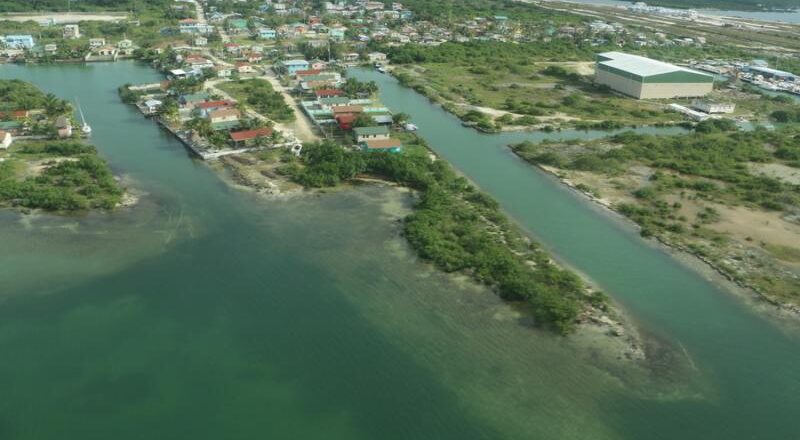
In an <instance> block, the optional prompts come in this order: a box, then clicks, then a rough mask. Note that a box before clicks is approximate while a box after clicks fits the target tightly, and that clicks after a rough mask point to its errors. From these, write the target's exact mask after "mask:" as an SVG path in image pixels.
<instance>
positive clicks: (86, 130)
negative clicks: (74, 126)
mask: <svg viewBox="0 0 800 440" xmlns="http://www.w3.org/2000/svg"><path fill="white" fill-rule="evenodd" d="M75 101H76V102H77V103H78V113H80V115H81V124H82V125H81V133H83V134H85V135H86V136H89V135H90V134H92V127H91V126H89V124H87V123H86V118H85V117H84V116H83V109H82V108H81V102H80V101H78V99H77V98H75Z"/></svg>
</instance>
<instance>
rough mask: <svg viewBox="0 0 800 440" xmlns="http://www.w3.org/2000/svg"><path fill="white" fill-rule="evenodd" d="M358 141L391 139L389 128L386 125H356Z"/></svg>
mask: <svg viewBox="0 0 800 440" xmlns="http://www.w3.org/2000/svg"><path fill="white" fill-rule="evenodd" d="M353 134H354V135H355V138H356V142H359V143H360V142H366V141H369V140H377V139H389V128H388V127H386V126H385V125H381V126H377V127H356V128H354V129H353Z"/></svg>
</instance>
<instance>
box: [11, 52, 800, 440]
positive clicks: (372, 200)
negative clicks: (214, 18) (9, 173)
mask: <svg viewBox="0 0 800 440" xmlns="http://www.w3.org/2000/svg"><path fill="white" fill-rule="evenodd" d="M0 77H18V78H24V79H27V80H30V81H32V82H34V83H36V84H37V85H39V86H40V87H42V88H45V89H47V90H48V91H53V92H54V93H57V94H59V95H60V96H62V97H64V98H68V99H72V98H74V97H78V98H80V101H81V104H82V105H83V107H84V112H85V113H86V116H87V118H88V119H89V122H90V123H91V124H92V126H93V128H94V135H93V138H92V142H93V143H95V144H96V145H97V146H98V148H99V149H100V151H101V153H102V154H103V155H104V156H105V157H106V158H108V159H109V160H110V162H111V164H112V166H113V167H114V168H115V169H116V170H117V171H118V172H120V173H122V174H125V175H127V176H129V177H130V180H131V181H132V182H134V185H135V187H136V188H137V189H138V190H140V191H143V192H145V193H146V195H145V196H144V197H142V201H141V203H140V204H139V205H137V206H135V207H133V208H127V209H122V210H119V211H117V212H114V213H112V214H103V213H97V214H91V215H89V216H84V217H75V218H55V217H50V216H38V217H34V218H31V217H28V216H21V215H19V214H17V213H14V212H11V211H2V212H0V243H1V244H2V247H0V263H2V265H1V266H0V286H2V289H1V291H0V296H1V297H2V302H0V353H3V359H4V361H3V362H2V363H0V393H2V395H3V399H2V400H0V438H2V439H37V440H38V439H57V438H58V439H61V438H81V439H101V438H102V439H106V438H109V437H113V438H119V439H127V438H130V439H134V438H135V439H139V438H194V439H219V438H226V439H252V438H256V437H259V438H303V439H314V438H319V439H323V438H324V439H375V438H383V439H429V438H436V439H472V438H475V439H498V438H503V439H529V438H566V439H569V438H575V439H585V438H592V439H604V438H608V439H614V438H631V439H638V438H664V439H672V438H676V437H680V438H706V439H708V438H726V439H732V438H751V437H752V436H753V435H754V433H755V434H758V438H786V437H787V435H789V434H790V433H792V432H796V429H797V427H798V425H797V423H798V421H797V420H794V417H793V414H794V409H795V408H796V407H797V404H798V400H797V399H798V397H797V396H798V395H800V393H798V392H797V391H798V383H799V381H798V377H799V376H798V374H800V373H798V372H797V371H795V370H796V369H795V368H793V366H794V365H797V364H799V363H800V358H799V355H798V353H799V351H798V348H800V342H799V341H798V339H797V338H796V337H795V336H793V334H792V333H791V332H789V333H788V334H785V333H782V332H781V331H779V329H777V328H776V327H775V326H774V325H773V324H772V323H770V322H769V321H766V320H764V319H762V318H760V317H758V316H756V315H754V314H753V313H751V312H750V311H749V310H747V309H746V308H745V307H744V306H742V305H741V304H739V303H738V302H737V301H736V300H734V299H733V298H732V297H730V296H729V295H727V293H725V292H721V291H719V290H717V289H714V288H713V287H712V286H710V285H709V284H708V283H705V282H704V281H703V280H702V279H700V278H699V277H697V276H694V275H692V274H691V273H690V272H688V271H686V270H684V269H683V268H682V267H681V266H679V265H677V264H675V263H674V262H673V261H672V260H670V259H669V258H668V257H666V256H665V255H663V254H662V253H660V252H658V251H656V250H654V249H652V248H650V247H647V246H642V244H641V242H640V241H639V239H638V238H636V237H635V236H634V235H633V234H632V233H629V232H627V231H625V230H624V229H620V228H618V226H615V224H614V223H610V222H608V220H607V219H606V218H605V217H603V216H599V215H598V214H597V213H596V212H594V211H593V210H592V209H591V208H589V207H587V206H586V205H585V204H583V203H582V202H581V201H579V200H578V199H577V198H574V197H573V196H572V195H571V194H570V193H569V192H566V191H563V190H561V189H560V188H559V187H558V186H557V185H556V184H555V183H552V182H550V183H548V181H547V180H546V179H545V180H541V181H540V180H539V179H541V178H542V177H541V176H539V175H538V174H536V173H535V172H534V171H532V170H531V169H530V168H529V167H526V166H524V164H522V163H518V162H516V161H515V160H514V159H513V156H511V155H510V154H509V153H508V152H507V151H505V150H504V149H503V148H502V147H501V143H502V142H506V141H507V139H505V138H492V137H489V136H483V135H477V134H475V133H474V132H472V131H470V130H465V129H462V128H461V127H460V126H458V123H457V121H455V120H453V119H452V118H450V117H449V116H448V115H446V114H444V113H440V111H439V110H438V109H436V108H434V107H432V106H429V105H428V104H427V102H426V101H425V100H424V99H423V98H420V97H418V96H416V95H414V94H413V93H411V92H409V91H404V90H403V89H400V88H399V87H398V86H397V85H396V84H393V83H392V82H391V81H388V82H387V78H386V77H384V78H377V79H378V80H380V81H382V86H383V87H385V90H384V101H385V102H386V103H387V104H389V105H390V106H391V107H397V109H398V110H403V111H408V112H409V113H411V114H412V115H413V116H414V120H415V122H417V123H418V124H419V125H420V129H421V132H422V134H423V135H425V136H426V137H428V139H429V141H430V142H431V144H432V146H433V147H434V149H436V150H437V151H440V152H441V153H442V154H444V156H445V157H446V158H448V159H451V160H452V161H453V162H454V163H455V164H456V165H457V166H458V167H459V168H461V169H462V170H464V171H465V172H467V174H468V175H469V176H470V177H471V178H473V179H474V180H475V181H476V182H478V183H479V184H480V185H481V186H482V187H484V188H485V189H486V190H488V191H490V192H491V193H492V194H493V195H495V196H496V197H498V199H499V200H500V201H501V202H502V203H503V204H504V206H505V207H506V209H508V211H509V212H511V213H512V214H514V215H515V216H516V218H517V219H518V220H519V221H520V222H521V224H522V225H523V226H524V227H526V228H528V229H531V230H532V231H534V232H535V233H536V234H537V235H538V236H540V238H541V239H542V241H544V242H545V243H546V244H547V245H548V246H550V247H552V248H553V249H555V250H557V251H558V252H559V254H560V255H561V256H562V257H563V258H564V259H565V260H566V261H567V262H568V263H570V264H574V265H575V266H576V267H577V268H578V269H580V270H581V271H583V272H586V273H587V274H589V275H590V276H591V277H592V278H593V279H594V280H595V281H596V282H597V283H599V284H600V285H601V286H603V287H604V288H606V289H607V290H608V291H609V292H610V293H612V294H614V295H615V296H616V297H618V298H619V299H620V300H622V301H623V303H624V304H625V305H626V307H627V308H629V309H630V310H631V311H633V312H634V314H635V317H636V318H637V319H638V320H639V321H640V322H641V324H642V326H643V327H644V328H645V329H646V330H647V332H648V333H649V334H651V335H652V336H653V337H654V339H655V340H661V341H664V347H665V349H664V351H663V352H662V353H658V352H656V353H655V355H654V357H653V359H652V363H651V364H650V365H649V368H650V369H647V370H640V369H635V368H624V367H621V366H619V365H617V364H610V363H609V362H608V361H607V360H605V359H604V358H603V357H602V356H598V353H602V352H603V351H604V348H605V347H603V346H598V347H595V351H593V350H590V349H586V348H585V347H582V346H580V344H579V343H578V342H577V341H574V340H570V339H565V338H561V337H558V336H554V335H552V334H549V333H546V332H539V331H536V330H534V329H531V328H529V326H528V325H527V322H526V320H525V319H523V315H520V314H518V313H517V312H516V311H515V310H514V309H513V308H511V307H509V306H508V305H505V304H503V303H502V302H500V301H499V300H497V298H495V297H494V296H493V295H492V294H490V293H489V292H487V291H486V290H485V289H483V288H481V287H479V286H475V285H473V284H471V283H469V282H467V281H466V280H464V279H460V278H454V277H449V276H445V275H443V274H441V273H438V272H436V271H433V270H431V268H430V267H429V266H428V265H425V264H422V263H420V262H419V261H417V260H416V259H415V258H414V256H413V253H412V252H411V251H410V250H409V249H408V247H407V246H406V244H405V242H404V241H403V239H402V238H401V237H400V236H399V234H398V228H399V225H398V224H397V220H399V219H400V218H401V217H402V216H403V214H404V213H405V212H407V210H408V209H409V207H410V204H411V203H412V199H411V197H412V196H411V195H409V194H408V193H407V192H403V191H398V190H396V189H391V188H383V187H378V186H361V187H356V188H354V189H353V190H351V191H335V192H331V193H326V194H316V195H310V196H300V197H295V198H292V199H289V200H281V201H279V200H267V199H264V198H261V197H259V196H257V195H255V194H251V193H247V192H242V191H238V190H235V189H232V188H231V187H229V186H228V185H226V184H225V183H223V181H222V180H221V179H220V178H219V176H217V175H215V174H214V173H213V172H212V171H211V170H209V169H208V168H207V167H206V165H205V164H203V163H200V162H197V161H195V160H193V159H191V158H189V157H188V156H187V154H186V152H185V151H184V149H183V147H182V146H181V145H180V144H179V143H178V142H177V141H175V140H174V139H172V138H170V137H169V136H168V135H166V134H164V133H163V132H161V131H160V130H159V129H158V127H157V126H156V125H155V124H153V123H152V122H151V121H147V120H145V119H144V118H142V117H141V116H140V115H139V114H137V113H136V112H135V111H134V110H133V109H132V108H131V107H128V106H125V105H123V104H121V103H120V102H119V100H118V98H117V96H116V91H115V89H116V87H117V86H119V85H121V84H124V83H126V82H131V83H141V82H150V81H154V80H157V79H158V76H157V75H156V74H155V73H154V72H153V71H152V70H150V69H148V68H147V67H145V66H139V65H136V64H133V63H113V64H94V65H87V66H76V65H69V66H28V67H23V66H0ZM392 94H395V95H392ZM437 127H438V128H437ZM508 136H512V137H513V136H522V134H513V135H508ZM490 139H494V140H492V141H491V142H487V141H488V140H490ZM492 142H497V143H492ZM526 176H527V177H526ZM520 178H522V179H523V180H519V179H520ZM565 210H566V211H565ZM675 347H677V348H678V350H674V349H673V348H675ZM681 347H683V348H681ZM683 350H685V352H684V351H683ZM676 353H677V354H676ZM684 353H685V355H684ZM686 355H688V357H689V358H690V359H691V362H688V361H686V359H687V358H686ZM676 356H677V357H680V359H677V360H676V359H674V358H675V357H676ZM686 365H689V366H690V367H691V366H692V365H693V366H694V368H695V369H691V368H689V369H684V368H683V367H685V366H686Z"/></svg>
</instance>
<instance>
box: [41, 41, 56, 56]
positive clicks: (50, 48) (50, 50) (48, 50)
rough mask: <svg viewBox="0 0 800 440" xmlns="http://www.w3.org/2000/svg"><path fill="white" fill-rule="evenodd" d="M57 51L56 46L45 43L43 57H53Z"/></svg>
mask: <svg viewBox="0 0 800 440" xmlns="http://www.w3.org/2000/svg"><path fill="white" fill-rule="evenodd" d="M57 51H58V46H56V45H55V44H54V43H47V44H45V45H44V53H45V55H55V53H56V52H57Z"/></svg>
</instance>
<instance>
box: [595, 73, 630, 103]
mask: <svg viewBox="0 0 800 440" xmlns="http://www.w3.org/2000/svg"><path fill="white" fill-rule="evenodd" d="M595 72H596V73H595V76H594V81H595V82H596V83H597V84H603V85H607V86H609V87H611V88H612V89H613V90H616V91H617V92H620V93H623V94H625V95H628V96H632V97H634V98H637V99H639V98H640V95H641V93H642V83H640V82H639V81H636V80H632V79H629V78H623V77H621V76H619V75H615V74H613V73H611V72H608V71H605V70H602V69H597V70H595Z"/></svg>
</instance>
